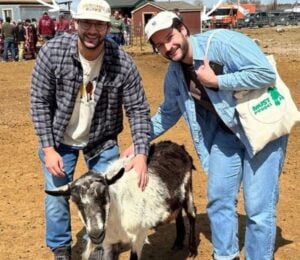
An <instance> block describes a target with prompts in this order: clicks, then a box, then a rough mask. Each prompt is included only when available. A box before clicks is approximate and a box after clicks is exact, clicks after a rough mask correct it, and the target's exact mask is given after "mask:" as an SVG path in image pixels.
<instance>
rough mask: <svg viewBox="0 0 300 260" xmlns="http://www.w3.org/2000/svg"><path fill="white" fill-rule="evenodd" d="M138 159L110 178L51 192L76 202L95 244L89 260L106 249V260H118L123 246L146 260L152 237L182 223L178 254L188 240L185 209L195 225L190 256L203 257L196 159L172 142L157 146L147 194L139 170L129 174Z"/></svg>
mask: <svg viewBox="0 0 300 260" xmlns="http://www.w3.org/2000/svg"><path fill="white" fill-rule="evenodd" d="M131 159H132V158H121V159H118V160H117V161H115V162H113V163H112V164H111V165H110V166H109V167H108V169H107V171H106V172H105V173H104V174H99V173H95V172H92V171H89V172H88V173H86V174H85V175H83V176H81V177H80V178H79V179H77V180H75V181H73V182H71V183H69V184H67V185H64V186H61V187H58V188H56V189H55V190H51V191H50V190H46V193H48V194H50V195H54V196H59V195H66V196H71V198H72V200H73V202H74V203H75V204H76V206H77V208H78V211H79V216H80V218H81V220H82V222H83V223H84V225H85V227H86V232H87V234H88V236H89V238H90V239H89V241H88V244H87V247H86V250H85V252H84V253H83V259H89V257H90V255H91V254H92V255H93V252H96V251H97V250H99V249H101V252H102V253H101V254H102V255H101V256H100V258H101V259H105V260H107V259H118V256H119V254H120V252H119V247H118V246H119V245H129V246H130V248H131V254H130V260H134V259H135V260H138V259H140V258H141V252H142V248H143V245H144V243H145V240H146V239H147V231H148V230H149V229H150V228H155V227H157V226H158V225H161V224H163V223H168V222H170V221H171V220H173V219H176V229H177V234H176V239H175V242H174V245H173V248H174V249H181V248H182V247H183V241H184V237H185V227H184V222H183V217H182V208H183V209H184V210H185V212H186V215H187V218H188V220H189V226H190V230H189V256H192V257H195V256H196V255H197V246H196V237H195V220H196V208H195V206H194V202H193V194H192V178H191V173H192V170H193V169H195V167H194V165H193V160H192V157H191V156H190V155H189V154H188V153H187V151H186V150H185V148H184V146H180V145H178V144H176V143H173V142H171V141H162V142H159V143H157V144H152V145H151V146H150V150H149V156H148V175H149V181H148V184H147V186H146V188H145V190H144V191H142V190H141V189H140V188H139V187H138V184H137V174H135V172H134V170H131V171H129V172H126V173H125V174H124V167H125V165H126V164H127V163H128V162H129V161H130V160H131Z"/></svg>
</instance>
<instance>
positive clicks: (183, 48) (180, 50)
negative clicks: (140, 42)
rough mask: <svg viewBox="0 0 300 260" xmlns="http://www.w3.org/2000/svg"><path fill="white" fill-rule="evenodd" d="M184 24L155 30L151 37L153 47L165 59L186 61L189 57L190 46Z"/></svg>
mask: <svg viewBox="0 0 300 260" xmlns="http://www.w3.org/2000/svg"><path fill="white" fill-rule="evenodd" d="M187 37H188V32H187V30H186V29H185V27H184V26H181V27H180V28H179V29H176V28H173V27H171V28H167V29H164V30H160V31H157V32H156V33H154V34H153V35H152V37H151V41H152V43H153V45H154V47H155V48H156V49H157V50H158V51H159V52H160V53H161V54H162V55H163V56H164V57H166V58H167V59H169V60H172V61H183V62H187V61H188V60H189V59H191V54H190V52H191V46H190V42H189V40H188V38H187Z"/></svg>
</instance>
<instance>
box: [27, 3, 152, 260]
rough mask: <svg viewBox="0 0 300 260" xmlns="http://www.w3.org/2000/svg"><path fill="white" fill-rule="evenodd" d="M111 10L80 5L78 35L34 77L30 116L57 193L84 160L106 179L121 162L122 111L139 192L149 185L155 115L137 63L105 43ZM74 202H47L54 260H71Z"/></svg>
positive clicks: (49, 184)
mask: <svg viewBox="0 0 300 260" xmlns="http://www.w3.org/2000/svg"><path fill="white" fill-rule="evenodd" d="M110 15H111V9H110V6H109V4H108V3H107V2H106V1H104V0H81V1H80V2H79V4H78V7H77V13H76V14H74V17H73V18H74V21H75V23H76V27H77V28H78V33H72V34H64V35H62V36H60V37H55V38H54V39H51V40H49V41H48V42H47V43H46V44H44V45H43V47H42V48H41V49H40V51H39V53H38V57H37V59H36V64H35V66H34V69H33V74H32V86H31V116H32V121H33V124H34V127H35V130H36V134H37V136H38V138H39V143H40V147H39V150H38V154H39V157H40V160H41V163H42V167H43V172H44V176H45V188H46V189H48V190H51V189H53V188H55V187H58V186H61V185H64V184H67V183H69V182H70V181H72V180H73V175H74V171H75V167H76V163H77V160H78V157H79V153H80V152H83V154H84V159H85V162H86V165H87V168H88V169H89V170H93V171H95V172H98V173H103V172H104V171H105V170H106V167H107V166H108V164H109V163H110V162H112V161H113V160H115V159H117V158H118V157H119V147H118V135H119V134H120V132H121V131H122V130H123V108H124V111H125V114H126V116H127V118H128V121H129V125H130V128H131V134H132V140H133V142H134V149H135V156H134V157H133V159H132V161H131V162H130V163H129V165H131V166H132V167H134V168H135V170H136V173H137V177H136V178H137V185H138V186H139V187H140V188H141V189H144V187H145V185H146V184H147V181H148V176H147V155H148V151H149V141H148V140H149V137H150V109H149V105H148V102H147V99H146V96H145V93H144V89H143V84H142V79H141V76H140V74H139V73H138V70H137V68H136V65H135V64H134V62H133V60H132V58H131V57H130V56H129V55H128V54H127V53H126V52H125V51H124V50H123V49H122V48H121V47H120V46H118V44H116V43H115V42H113V41H108V40H107V39H106V34H107V33H108V32H109V29H110ZM68 199H69V198H66V197H55V196H51V195H46V200H45V204H46V243H47V246H48V247H49V248H50V249H51V250H52V251H53V253H54V257H55V259H56V260H59V259H64V260H68V259H71V245H72V236H71V220H70V210H69V200H68Z"/></svg>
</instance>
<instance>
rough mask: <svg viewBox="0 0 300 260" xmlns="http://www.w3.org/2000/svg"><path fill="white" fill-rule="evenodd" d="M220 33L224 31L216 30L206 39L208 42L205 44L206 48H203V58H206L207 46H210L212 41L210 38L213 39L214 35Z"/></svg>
mask: <svg viewBox="0 0 300 260" xmlns="http://www.w3.org/2000/svg"><path fill="white" fill-rule="evenodd" d="M220 31H224V29H216V30H214V31H213V32H212V33H211V34H210V35H209V37H208V40H207V43H206V48H205V54H204V55H205V56H206V57H207V54H208V49H209V46H210V42H211V40H212V38H213V37H214V35H215V34H216V33H218V32H220Z"/></svg>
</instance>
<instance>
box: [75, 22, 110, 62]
mask: <svg viewBox="0 0 300 260" xmlns="http://www.w3.org/2000/svg"><path fill="white" fill-rule="evenodd" d="M76 23H77V28H78V37H79V38H78V47H79V50H80V53H81V54H82V55H83V56H84V57H86V58H88V57H89V56H91V54H95V55H96V57H97V56H98V55H99V53H100V51H101V49H102V45H103V43H104V39H105V36H106V34H107V32H108V30H109V27H110V24H109V23H108V22H103V21H97V20H85V19H82V20H77V21H76ZM92 56H94V55H92ZM92 58H93V57H92ZM88 59H89V58H88Z"/></svg>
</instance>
